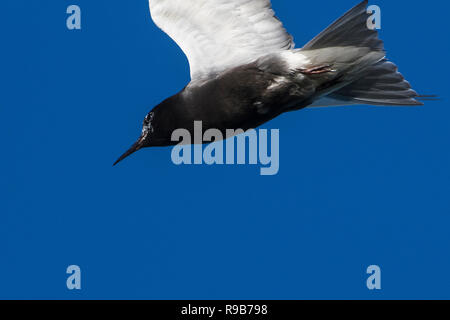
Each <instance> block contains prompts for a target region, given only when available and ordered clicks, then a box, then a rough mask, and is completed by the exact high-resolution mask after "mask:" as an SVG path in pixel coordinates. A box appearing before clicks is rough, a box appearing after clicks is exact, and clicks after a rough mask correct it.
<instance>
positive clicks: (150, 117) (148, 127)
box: [142, 112, 155, 132]
mask: <svg viewBox="0 0 450 320" xmlns="http://www.w3.org/2000/svg"><path fill="white" fill-rule="evenodd" d="M154 116H155V114H154V113H153V112H150V113H149V114H148V115H147V116H146V117H145V119H144V126H143V128H142V131H143V132H144V131H146V132H149V131H150V132H153V131H154V130H153V126H152V120H153V118H154Z"/></svg>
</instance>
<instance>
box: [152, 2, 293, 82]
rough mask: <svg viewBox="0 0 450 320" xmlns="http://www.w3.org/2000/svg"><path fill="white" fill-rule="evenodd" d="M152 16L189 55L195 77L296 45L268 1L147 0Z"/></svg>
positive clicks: (211, 73)
mask: <svg viewBox="0 0 450 320" xmlns="http://www.w3.org/2000/svg"><path fill="white" fill-rule="evenodd" d="M149 2H150V11H151V15H152V19H153V21H154V22H155V23H156V25H157V26H158V27H160V28H161V29H162V30H163V31H164V32H165V33H167V34H168V35H169V36H170V37H171V38H172V39H173V40H174V41H175V42H176V43H177V44H178V45H179V46H180V47H181V49H182V50H183V51H184V53H185V54H186V56H187V57H188V59H189V64H190V68H191V78H192V80H198V79H202V78H206V77H209V76H212V75H215V74H218V73H220V72H222V71H224V70H226V69H228V68H231V67H236V66H239V65H242V64H246V63H250V62H252V61H254V60H256V59H257V58H259V57H261V56H263V55H266V54H268V53H273V52H278V51H281V50H289V49H292V48H294V42H293V39H292V37H291V36H290V35H289V34H288V33H287V32H286V30H285V29H284V28H283V25H282V23H281V22H280V20H278V19H277V18H276V17H275V13H274V11H273V10H272V8H271V3H270V0H149Z"/></svg>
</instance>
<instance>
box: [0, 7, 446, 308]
mask: <svg viewBox="0 0 450 320" xmlns="http://www.w3.org/2000/svg"><path fill="white" fill-rule="evenodd" d="M272 3H273V6H274V8H275V10H276V12H277V15H278V16H279V18H280V19H282V21H283V22H284V24H285V26H286V28H287V29H288V30H289V32H290V33H291V34H293V36H294V37H295V41H296V43H297V44H298V46H301V45H302V44H303V43H306V42H307V41H308V40H310V39H311V38H312V37H314V36H315V35H316V34H318V33H319V32H320V31H322V29H324V28H325V27H326V26H327V25H328V24H329V23H331V22H332V21H333V20H335V19H336V18H338V17H339V16H340V15H341V14H343V13H344V12H345V11H346V10H348V9H349V8H351V7H352V6H353V5H355V4H356V3H357V1H349V0H341V1H338V2H337V1H325V2H317V1H281V0H273V1H272ZM372 3H374V4H378V5H379V6H380V7H381V8H382V19H383V20H382V30H381V37H382V38H383V39H384V40H385V44H386V48H387V50H388V57H389V58H390V59H391V60H392V61H394V62H395V63H397V64H398V65H399V67H400V71H401V72H402V73H403V74H404V76H405V77H406V78H407V79H408V80H409V81H410V82H411V84H412V85H413V87H414V88H415V89H416V90H417V91H419V92H420V93H424V94H438V95H439V96H440V97H441V100H440V101H438V102H430V103H427V105H426V106H425V107H421V108H374V107H363V106H361V107H360V106H353V107H345V108H331V109H316V110H309V109H308V110H303V111H300V112H297V113H291V114H287V115H283V116H281V117H279V118H277V119H275V120H274V121H272V122H270V123H269V124H267V125H266V126H264V128H269V129H270V128H277V129H280V172H279V174H278V175H277V176H272V177H262V176H260V175H259V168H257V167H255V166H206V165H203V166H179V167H178V166H175V165H174V164H172V162H171V161H170V152H171V150H170V149H164V148H163V149H147V150H144V151H141V152H139V153H138V154H136V155H135V156H133V157H132V158H130V159H127V161H125V162H123V163H122V164H121V165H120V166H118V167H114V168H113V167H112V163H113V162H114V160H116V158H117V157H118V156H119V155H120V154H121V153H122V152H123V151H124V150H125V148H126V147H128V146H129V145H130V144H131V143H132V142H133V141H134V140H135V139H136V138H137V136H138V134H139V132H140V126H141V122H142V119H143V118H144V116H145V115H146V114H147V112H148V111H150V109H152V108H153V106H155V105H156V104H158V103H159V102H160V101H161V100H163V99H165V98H166V97H168V96H170V95H172V94H175V93H176V92H178V91H179V90H180V89H182V88H183V87H184V85H186V83H187V82H188V81H189V70H188V64H187V60H186V58H185V57H184V55H183V54H182V52H181V51H180V50H179V49H178V47H177V46H176V45H175V44H174V43H173V42H172V41H171V40H170V39H169V38H168V37H167V36H166V35H165V34H163V33H162V32H160V31H159V30H158V29H157V27H156V26H155V25H154V24H153V22H152V21H151V19H150V16H149V11H148V3H147V1H146V0H139V1H106V0H96V1H86V0H74V1H56V0H52V1H50V0H45V1H39V2H37V1H12V0H6V1H2V3H1V4H0V8H1V12H3V13H4V14H5V16H4V17H3V18H2V19H0V29H1V30H2V43H3V45H2V48H3V49H2V50H1V52H0V57H1V60H0V61H1V64H2V71H1V73H0V74H1V76H0V81H1V88H2V89H1V94H0V122H1V125H0V133H1V136H2V137H3V139H2V150H3V151H2V157H1V158H0V170H1V179H0V195H1V202H0V298H27V299H29V298H38V299H46V298H61V299H80V298H83V299H96V298H104V299H109V298H110V299H351V298H356V299H397V298H402V299H418V298H425V299H430V298H438V299H439V298H450V294H449V288H450V280H449V278H448V276H447V275H448V270H450V256H449V252H450V250H449V249H450V233H449V226H450V200H449V199H450V198H449V193H450V166H449V163H450V148H449V146H450V145H449V144H450V140H449V138H450V128H449V120H448V119H449V116H450V109H449V106H448V102H447V90H448V79H447V75H448V73H449V71H450V70H449V66H448V63H447V62H448V52H449V49H450V48H449V40H448V39H447V38H448V37H446V36H444V34H445V33H446V32H447V30H448V27H447V25H446V23H445V21H446V19H447V17H446V15H447V12H448V9H449V4H448V3H447V2H443V1H428V2H423V1H395V2H394V1H384V0H379V1H377V2H372ZM71 4H77V5H79V6H80V7H81V10H82V30H81V31H69V30H67V28H66V17H67V15H66V8H67V6H69V5H71ZM72 264H75V265H79V266H80V267H81V270H82V290H81V291H69V290H68V289H67V288H66V277H67V275H66V273H65V271H66V268H67V266H69V265H72ZM372 264H376V265H379V266H380V267H381V270H382V290H381V291H369V290H368V289H367V288H366V278H367V274H366V273H365V271H366V268H367V267H368V266H369V265H372Z"/></svg>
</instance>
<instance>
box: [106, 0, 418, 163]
mask: <svg viewBox="0 0 450 320" xmlns="http://www.w3.org/2000/svg"><path fill="white" fill-rule="evenodd" d="M149 3H150V12H151V16H152V19H153V21H154V22H155V24H156V25H157V26H158V27H160V28H161V29H162V30H163V31H164V32H166V33H167V34H168V35H169V36H170V37H171V38H172V39H173V40H174V41H175V42H176V43H177V44H178V45H179V46H180V47H181V49H182V50H183V51H184V53H185V54H186V56H187V57H188V60H189V65H190V70H191V82H190V83H189V84H188V85H187V86H186V87H185V88H184V89H183V90H182V91H181V92H180V93H178V94H176V95H174V96H172V97H170V98H168V99H167V100H165V101H163V102H162V103H161V104H159V105H158V106H156V107H155V108H153V110H152V111H151V112H150V113H149V114H148V115H147V116H146V117H145V120H144V124H143V128H142V133H141V136H140V138H139V139H138V141H137V142H136V143H135V144H134V145H133V146H132V147H131V148H130V149H129V150H128V151H127V152H125V153H124V154H123V155H122V156H121V157H120V158H119V159H118V160H117V161H116V163H115V164H114V165H116V164H117V163H119V162H120V161H122V160H123V159H125V158H126V157H128V156H129V155H131V154H132V153H134V152H136V151H138V150H140V149H142V148H146V147H162V146H171V145H175V144H177V142H175V141H172V139H171V136H172V133H173V131H174V130H176V129H186V130H188V131H189V132H191V133H192V134H193V133H194V121H202V124H203V128H204V130H207V129H218V130H220V131H222V132H224V136H225V134H226V130H227V129H242V130H249V129H254V128H257V127H258V126H260V125H262V124H264V123H266V122H268V121H270V120H272V119H274V118H276V117H278V116H279V115H281V114H283V113H286V112H291V111H296V110H300V109H303V108H306V107H328V106H344V105H361V104H366V105H376V106H418V105H422V103H421V102H420V101H418V100H417V98H419V96H418V94H417V93H416V92H415V91H414V90H412V89H411V86H410V84H409V83H408V82H407V81H406V80H405V79H404V77H403V76H402V75H401V74H400V73H399V72H398V71H397V66H396V65H395V64H393V63H392V62H389V61H388V60H387V58H386V53H385V50H384V44H383V42H382V41H381V40H380V39H379V38H378V32H377V30H373V29H372V28H369V27H368V23H367V21H368V19H369V18H370V14H369V13H368V12H367V7H368V1H367V0H366V1H363V2H361V3H360V4H358V5H357V6H355V7H354V8H353V9H351V10H350V11H348V12H347V13H346V14H344V15H343V16H342V17H341V18H340V19H338V20H337V21H335V22H334V23H333V24H332V25H331V26H329V27H328V28H327V29H325V30H324V31H323V32H322V33H320V34H319V35H318V36H317V37H315V38H314V39H313V40H311V41H310V42H308V43H307V44H306V45H305V46H303V48H298V49H296V48H295V44H294V41H293V37H292V36H291V35H290V34H288V33H287V31H286V30H285V29H284V27H283V24H282V23H281V22H280V20H279V19H278V18H277V17H276V16H275V13H274V11H273V10H272V5H271V2H270V0H149Z"/></svg>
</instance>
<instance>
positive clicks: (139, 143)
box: [113, 135, 145, 166]
mask: <svg viewBox="0 0 450 320" xmlns="http://www.w3.org/2000/svg"><path fill="white" fill-rule="evenodd" d="M144 140H145V135H143V136H142V137H140V138H139V140H138V141H137V142H136V143H135V144H133V145H132V146H131V148H130V149H128V151H127V152H125V153H124V154H123V155H122V156H121V157H120V158H119V159H118V160H117V161H116V162H115V163H114V165H113V166H115V165H116V164H118V163H119V162H121V161H122V160H124V159H125V158H127V157H129V156H131V155H132V154H133V153H135V152H136V151H139V150H140V149H142V147H143V146H144Z"/></svg>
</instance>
